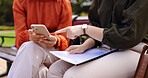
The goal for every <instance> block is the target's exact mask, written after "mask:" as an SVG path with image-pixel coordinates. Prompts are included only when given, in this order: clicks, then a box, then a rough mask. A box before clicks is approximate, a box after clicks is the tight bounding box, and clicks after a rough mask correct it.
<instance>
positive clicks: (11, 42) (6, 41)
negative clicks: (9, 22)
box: [0, 32, 15, 46]
mask: <svg viewBox="0 0 148 78" xmlns="http://www.w3.org/2000/svg"><path fill="white" fill-rule="evenodd" d="M14 35H15V32H10V33H0V36H14ZM1 42H2V39H1V38H0V43H1ZM14 43H15V38H5V39H4V43H3V45H2V46H12V45H14Z"/></svg>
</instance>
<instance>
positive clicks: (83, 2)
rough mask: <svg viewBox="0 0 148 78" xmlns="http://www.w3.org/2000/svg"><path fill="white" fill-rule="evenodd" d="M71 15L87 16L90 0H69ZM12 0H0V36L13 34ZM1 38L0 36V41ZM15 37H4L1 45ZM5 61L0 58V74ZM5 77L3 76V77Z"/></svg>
mask: <svg viewBox="0 0 148 78" xmlns="http://www.w3.org/2000/svg"><path fill="white" fill-rule="evenodd" d="M70 2H71V5H72V11H73V15H78V16H88V9H89V7H90V5H91V2H92V0H70ZM12 5H13V0H0V36H15V31H14V21H13V12H12ZM1 41H2V39H1V38H0V43H1ZM14 43H15V38H5V42H4V44H3V45H2V46H12V45H14ZM5 63H6V61H4V60H2V59H0V74H1V73H3V72H5V69H6V64H5ZM4 78H5V77H4Z"/></svg>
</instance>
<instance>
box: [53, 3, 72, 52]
mask: <svg viewBox="0 0 148 78" xmlns="http://www.w3.org/2000/svg"><path fill="white" fill-rule="evenodd" d="M62 1H63V2H62V11H61V16H60V22H59V26H58V27H57V30H59V29H62V28H65V27H67V26H71V25H72V8H71V4H70V1H69V0H62ZM54 36H56V37H57V41H58V42H57V47H58V48H59V50H65V49H66V48H68V45H69V39H67V38H66V33H62V34H58V35H56V34H55V35H54Z"/></svg>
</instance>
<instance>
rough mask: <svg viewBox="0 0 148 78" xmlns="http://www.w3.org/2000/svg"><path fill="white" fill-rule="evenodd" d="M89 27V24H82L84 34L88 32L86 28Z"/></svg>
mask: <svg viewBox="0 0 148 78" xmlns="http://www.w3.org/2000/svg"><path fill="white" fill-rule="evenodd" d="M87 29H88V25H87V24H83V25H82V31H83V34H86V30H87Z"/></svg>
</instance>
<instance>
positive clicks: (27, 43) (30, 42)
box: [20, 41, 37, 48]
mask: <svg viewBox="0 0 148 78" xmlns="http://www.w3.org/2000/svg"><path fill="white" fill-rule="evenodd" d="M35 45H37V44H36V43H35V42H33V41H28V42H24V43H23V44H22V45H21V47H20V48H22V47H27V48H31V47H33V46H35Z"/></svg>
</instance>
